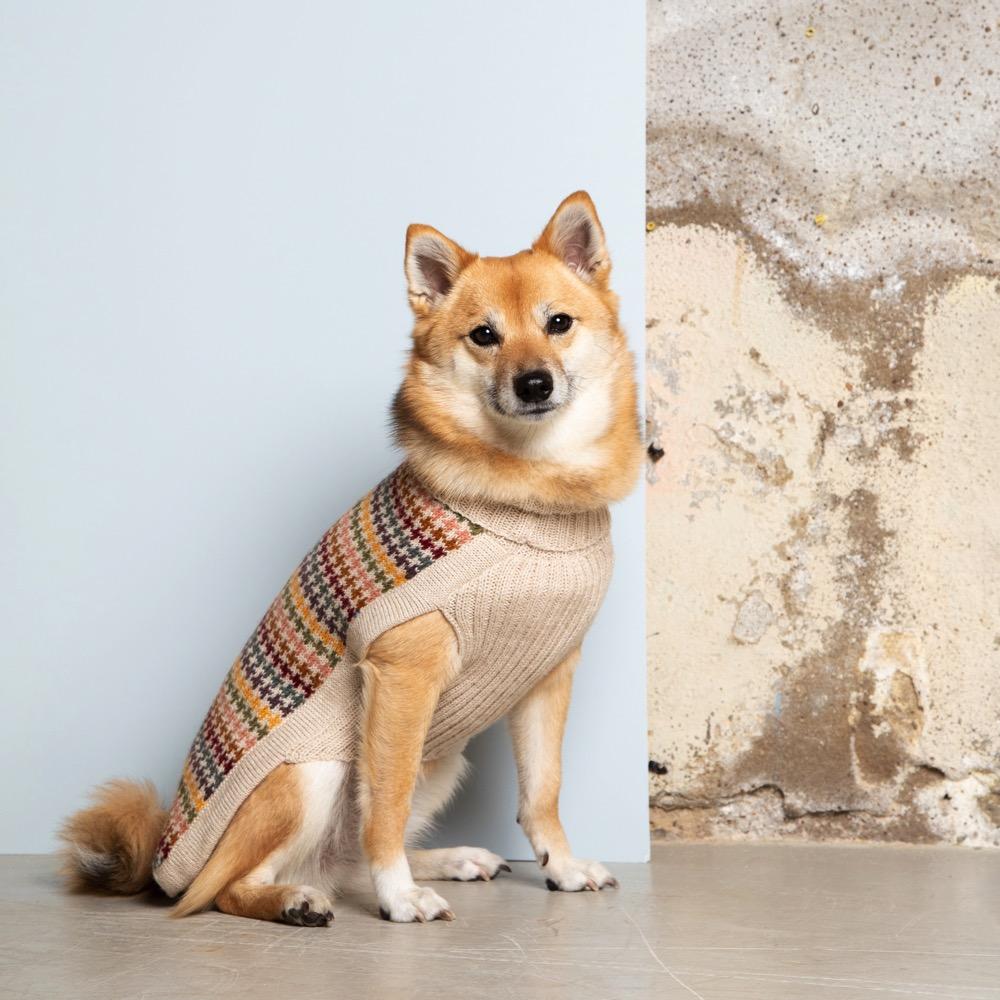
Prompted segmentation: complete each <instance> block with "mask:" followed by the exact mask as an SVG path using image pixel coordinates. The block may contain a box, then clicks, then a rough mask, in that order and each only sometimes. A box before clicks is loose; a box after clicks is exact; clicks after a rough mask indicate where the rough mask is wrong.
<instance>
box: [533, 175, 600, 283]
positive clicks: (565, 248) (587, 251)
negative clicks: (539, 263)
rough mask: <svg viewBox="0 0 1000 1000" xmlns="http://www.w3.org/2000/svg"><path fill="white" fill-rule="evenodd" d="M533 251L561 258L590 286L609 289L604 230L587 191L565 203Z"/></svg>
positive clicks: (572, 195)
mask: <svg viewBox="0 0 1000 1000" xmlns="http://www.w3.org/2000/svg"><path fill="white" fill-rule="evenodd" d="M531 248H532V250H544V251H545V252H546V253H550V254H552V255H553V256H554V257H558V258H559V259H560V260H561V261H562V262H563V263H564V264H565V265H566V266H567V267H568V268H570V269H571V270H573V271H575V272H576V273H577V274H578V275H579V276H580V277H581V278H583V280H584V281H586V282H588V283H589V284H591V285H597V286H599V287H600V288H607V286H608V279H609V277H610V276H611V260H610V258H609V257H608V248H607V246H606V244H605V242H604V227H603V226H602V225H601V220H600V219H599V218H598V217H597V209H596V208H594V203H593V202H592V201H591V200H590V195H589V194H587V192H586V191H577V192H576V193H575V194H571V195H570V196H569V197H568V198H567V199H566V200H565V201H563V203H562V204H561V205H560V206H559V207H558V208H557V209H556V211H555V215H553V216H552V218H551V219H549V224H548V225H547V226H546V227H545V230H544V231H543V232H542V235H541V236H539V237H538V239H537V240H535V242H534V243H533V244H532V247H531Z"/></svg>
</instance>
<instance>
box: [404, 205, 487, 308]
mask: <svg viewBox="0 0 1000 1000" xmlns="http://www.w3.org/2000/svg"><path fill="white" fill-rule="evenodd" d="M475 259H476V255H475V254H472V253H469V251H468V250H465V249H463V248H462V247H460V246H459V245H458V244H457V243H456V242H455V241H454V240H450V239H448V237H447V236H445V235H444V233H439V232H438V231H437V230H436V229H435V228H434V227H433V226H420V225H416V224H414V225H412V226H410V227H409V228H408V229H407V230H406V254H405V256H404V258H403V269H404V271H405V272H406V285H407V291H408V293H409V297H410V308H411V309H412V310H413V311H414V312H415V313H416V314H417V315H418V316H428V315H430V313H432V312H433V311H434V310H435V309H436V308H437V307H438V306H439V305H440V304H441V303H442V302H443V301H444V299H445V298H447V296H448V293H449V292H450V291H451V290H452V288H453V287H454V284H455V281H456V279H457V278H458V276H459V274H461V273H462V270H463V269H464V268H465V267H466V266H468V265H469V264H471V263H472V261H474V260H475Z"/></svg>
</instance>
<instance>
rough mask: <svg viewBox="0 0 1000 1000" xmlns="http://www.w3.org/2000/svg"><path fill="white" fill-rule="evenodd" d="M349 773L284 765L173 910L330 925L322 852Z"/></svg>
mask: <svg viewBox="0 0 1000 1000" xmlns="http://www.w3.org/2000/svg"><path fill="white" fill-rule="evenodd" d="M346 773H347V766H346V765H344V764H342V763H339V762H336V761H332V762H326V761H316V762H313V763H308V764H282V765H280V766H279V767H277V768H276V769H275V770H274V771H272V772H271V774H269V775H268V777H267V778H265V779H264V781H262V782H261V784H260V785H259V786H258V787H257V788H256V789H255V790H254V792H253V794H252V795H250V796H249V797H248V798H247V800H246V801H245V802H244V803H243V805H241V806H240V808H239V810H238V811H237V813H236V815H235V816H234V817H233V819H232V822H231V823H230V824H229V826H228V828H227V829H226V832H225V833H224V834H223V836H222V839H221V840H220V841H219V845H218V847H217V848H216V849H215V852H214V853H213V854H212V857H211V858H210V859H209V861H208V864H206V865H205V867H204V868H203V869H202V871H201V873H200V874H199V875H198V877H197V878H196V879H195V880H194V882H192V884H191V887H190V888H189V889H188V891H187V892H186V893H185V894H184V896H183V898H182V899H181V901H180V902H179V903H178V904H177V906H176V907H175V909H174V914H175V915H176V916H185V915H187V914H189V913H194V912H196V911H197V910H202V909H204V908H206V907H207V906H209V905H211V904H212V903H213V902H214V903H215V905H216V906H217V907H218V909H220V910H221V911H222V912H223V913H231V914H233V915H234V916H240V917H255V918H257V919H258V920H279V921H283V922H284V923H290V924H299V925H302V926H307V927H318V926H326V925H327V924H329V923H330V921H331V920H332V919H333V905H332V903H331V902H330V898H329V895H328V894H327V892H326V891H324V890H325V889H326V887H325V886H324V888H323V889H319V888H315V887H314V886H313V885H310V884H308V882H313V881H315V882H321V883H322V881H323V861H324V848H325V845H326V843H327V840H328V838H329V835H330V824H331V822H332V819H333V817H334V815H335V813H336V807H337V804H338V800H339V799H340V796H341V795H342V793H343V792H344V789H345V784H346V783H345V780H344V779H345V776H346Z"/></svg>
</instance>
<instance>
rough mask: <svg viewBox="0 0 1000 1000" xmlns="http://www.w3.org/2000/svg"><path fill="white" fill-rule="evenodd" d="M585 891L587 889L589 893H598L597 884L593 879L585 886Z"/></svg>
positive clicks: (588, 880)
mask: <svg viewBox="0 0 1000 1000" xmlns="http://www.w3.org/2000/svg"><path fill="white" fill-rule="evenodd" d="M584 889H586V890H587V892H597V883H596V882H595V881H594V880H593V879H592V878H588V879H587V882H586V884H585V885H584Z"/></svg>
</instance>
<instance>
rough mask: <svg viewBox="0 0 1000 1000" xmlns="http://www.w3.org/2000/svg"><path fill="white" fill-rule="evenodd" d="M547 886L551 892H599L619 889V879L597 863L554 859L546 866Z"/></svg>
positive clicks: (577, 859)
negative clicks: (600, 890)
mask: <svg viewBox="0 0 1000 1000" xmlns="http://www.w3.org/2000/svg"><path fill="white" fill-rule="evenodd" d="M544 869H545V884H546V886H548V888H549V891H550V892H581V891H583V890H586V891H589V892H597V891H598V889H617V888H618V879H616V878H615V877H614V876H613V875H612V874H611V872H609V871H608V870H607V868H605V867H604V865H602V864H600V863H599V862H597V861H582V860H581V859H580V858H563V859H561V860H559V859H556V858H553V859H551V860H549V861H548V863H547V864H546V865H545V866H544Z"/></svg>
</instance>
